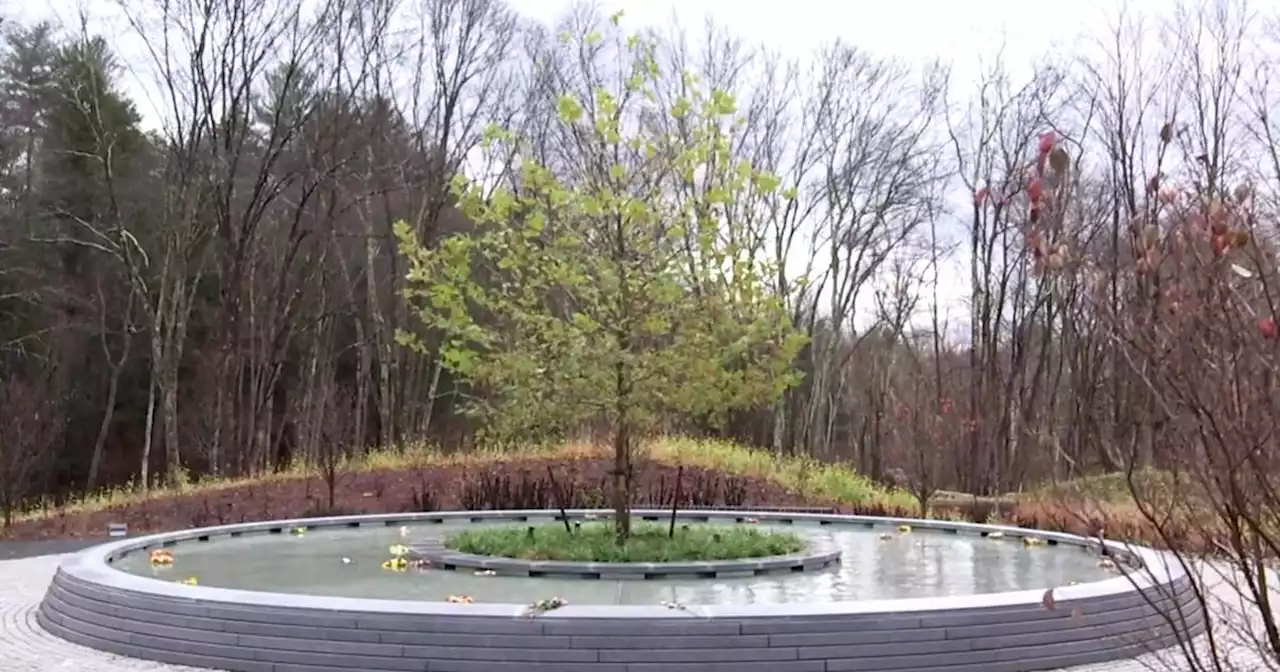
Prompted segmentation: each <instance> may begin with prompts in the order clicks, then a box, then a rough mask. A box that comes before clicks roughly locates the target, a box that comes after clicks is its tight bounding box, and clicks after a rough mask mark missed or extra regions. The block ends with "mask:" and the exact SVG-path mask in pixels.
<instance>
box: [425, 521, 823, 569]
mask: <svg viewBox="0 0 1280 672" xmlns="http://www.w3.org/2000/svg"><path fill="white" fill-rule="evenodd" d="M444 545H445V547H446V548H450V549H453V550H456V551H460V552H462V553H472V554H474V555H492V556H499V557H506V558H520V559H524V560H566V561H570V562H681V561H691V562H692V561H699V560H736V559H740V558H762V557H767V556H771V555H789V554H792V553H798V552H800V551H801V550H803V549H804V541H803V540H802V539H801V538H800V537H799V536H797V535H796V534H793V533H789V532H775V531H770V530H765V529H761V528H758V527H752V526H750V525H746V524H742V525H711V524H698V525H679V526H677V527H675V528H670V527H669V526H668V525H666V524H663V523H652V522H643V523H633V524H632V526H631V534H630V536H628V537H627V541H626V543H624V544H621V545H619V544H618V543H617V539H616V538H615V535H614V530H613V525H612V523H610V522H598V521H597V522H587V523H584V524H581V525H578V526H572V527H569V528H568V529H566V528H565V526H564V525H562V524H560V523H548V524H544V525H537V526H530V527H524V526H508V525H500V526H499V525H495V526H486V527H480V528H476V529H472V530H465V531H463V532H459V533H457V534H454V535H452V536H450V537H447V538H446V539H445V540H444Z"/></svg>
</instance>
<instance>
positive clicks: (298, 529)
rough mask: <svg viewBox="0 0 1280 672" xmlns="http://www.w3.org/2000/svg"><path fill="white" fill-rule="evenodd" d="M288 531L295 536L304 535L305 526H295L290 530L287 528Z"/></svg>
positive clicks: (305, 531)
mask: <svg viewBox="0 0 1280 672" xmlns="http://www.w3.org/2000/svg"><path fill="white" fill-rule="evenodd" d="M289 533H290V534H292V535H293V536H295V537H301V536H302V535H304V534H306V533H307V528H305V527H295V528H293V529H292V530H289Z"/></svg>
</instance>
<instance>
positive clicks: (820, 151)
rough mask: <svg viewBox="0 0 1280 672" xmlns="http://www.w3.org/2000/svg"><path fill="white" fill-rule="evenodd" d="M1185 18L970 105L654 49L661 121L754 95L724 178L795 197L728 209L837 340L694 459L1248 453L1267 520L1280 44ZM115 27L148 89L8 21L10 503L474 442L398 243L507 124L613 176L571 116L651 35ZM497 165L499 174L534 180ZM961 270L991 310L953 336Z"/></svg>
mask: <svg viewBox="0 0 1280 672" xmlns="http://www.w3.org/2000/svg"><path fill="white" fill-rule="evenodd" d="M1169 4H1170V7H1169V10H1168V13H1167V15H1163V16H1159V17H1138V16H1136V15H1123V14H1122V13H1120V12H1117V19H1116V21H1115V22H1114V24H1113V26H1112V32H1111V33H1109V34H1099V35H1095V36H1093V38H1094V40H1095V43H1091V44H1085V45H1083V46H1082V47H1081V49H1080V53H1072V54H1054V53H1046V55H1045V57H1044V59H1043V61H1042V62H1038V63H1036V64H1034V65H1035V68H1034V69H1031V68H1028V67H1026V66H1027V65H1028V64H1010V63H1005V62H1000V61H999V60H993V61H988V62H987V64H986V66H985V71H984V72H983V73H982V77H981V78H980V79H979V80H978V81H971V80H969V79H964V80H962V79H960V78H958V77H956V76H954V75H953V74H952V73H951V72H949V69H948V68H947V64H946V63H940V64H937V65H936V66H934V67H928V68H922V67H918V66H916V65H906V64H902V63H897V62H894V61H892V60H887V59H884V58H881V57H880V56H878V55H876V54H874V53H868V52H866V51H864V50H862V49H860V48H859V47H858V45H854V44H839V43H837V44H829V45H825V46H822V47H821V48H818V49H816V50H815V51H814V52H813V53H812V54H811V55H810V56H809V57H808V58H805V59H803V60H795V61H791V60H786V59H783V58H779V57H776V56H773V55H771V54H770V52H769V51H768V50H767V49H764V48H761V47H759V46H757V45H754V44H750V43H746V42H744V41H741V40H739V39H737V38H735V36H734V35H732V34H730V33H729V32H727V31H725V30H724V29H722V28H721V27H718V26H716V25H713V24H708V25H701V24H699V25H686V26H683V27H682V28H681V29H679V30H677V29H676V28H673V27H668V28H661V29H658V37H659V39H660V44H661V49H660V53H659V57H660V61H661V66H662V68H663V71H664V73H667V72H669V73H670V76H667V77H665V79H664V81H665V82H666V83H667V85H668V86H669V88H668V89H666V90H664V91H660V92H659V95H670V96H673V97H674V96H678V95H679V94H680V90H681V87H682V86H683V85H684V83H683V80H682V78H681V77H680V76H679V73H680V72H681V71H682V70H683V71H688V72H691V73H694V74H696V75H697V76H698V77H700V78H701V80H702V81H703V82H705V83H707V84H709V85H711V86H714V87H717V88H720V89H723V90H726V91H728V92H730V93H731V94H732V95H733V96H734V97H735V98H736V100H737V102H738V106H739V110H740V112H741V114H742V115H744V118H745V123H744V124H742V126H741V127H740V129H739V130H738V132H737V135H736V136H735V139H734V151H735V152H737V153H738V154H739V155H740V156H742V157H747V158H749V159H750V161H751V162H752V164H753V165H754V166H757V167H760V168H765V169H768V170H770V171H772V172H773V173H774V174H776V175H777V176H778V177H779V178H780V179H781V182H782V184H783V185H784V187H786V188H788V189H794V194H795V196H796V198H794V199H793V200H790V201H784V200H782V199H776V200H771V201H768V202H761V203H752V204H742V207H741V208H740V210H739V211H737V212H734V213H732V216H734V217H738V218H743V219H745V220H746V221H748V222H750V226H749V230H750V232H751V237H752V240H751V241H750V244H751V245H753V246H755V247H756V248H757V249H758V250H759V252H760V253H761V254H766V255H772V256H773V257H774V258H785V259H787V260H788V263H787V264H786V265H785V267H784V268H783V269H782V270H781V271H779V272H778V274H777V277H776V278H774V279H773V280H772V285H773V290H774V291H776V292H777V293H778V294H779V295H780V296H782V297H783V298H784V299H785V301H786V302H787V305H788V307H789V309H790V311H791V312H792V315H793V317H794V320H795V321H796V323H797V324H798V325H800V326H801V327H802V328H803V330H804V331H805V332H806V333H807V334H808V335H809V336H810V339H811V340H810V343H809V345H808V346H807V347H806V348H805V350H804V351H803V352H802V353H801V356H800V359H799V360H798V361H797V362H796V365H797V366H798V367H800V369H801V370H803V371H804V373H805V374H806V375H805V378H804V380H803V382H802V384H800V385H799V386H797V387H795V388H793V389H792V390H791V391H789V392H788V393H787V394H786V396H785V398H784V400H783V401H782V402H781V403H779V404H778V405H777V406H776V407H773V408H760V409H756V410H754V411H752V412H749V413H740V414H738V415H737V416H736V417H735V418H734V419H733V420H732V422H731V423H730V424H729V426H727V427H718V428H711V427H705V426H700V425H699V424H698V423H696V422H694V421H693V420H691V419H687V418H671V419H670V425H671V428H672V430H673V431H684V432H691V433H698V432H706V433H709V432H715V433H721V434H723V435H725V436H728V437H731V438H735V439H738V440H741V441H743V442H747V443H751V444H754V445H758V446H761V447H764V448H770V449H774V450H777V451H782V452H787V453H796V454H807V455H812V456H815V457H818V458H821V459H831V460H837V459H838V460H844V461H848V462H850V463H852V464H853V465H854V466H856V467H857V468H858V469H859V470H861V471H863V472H864V473H867V474H870V475H874V476H877V477H880V478H883V479H886V480H897V481H898V482H900V483H903V484H905V485H908V486H909V487H910V488H912V489H913V490H915V491H918V492H921V493H922V494H927V493H928V492H930V491H932V490H935V489H943V488H945V489H949V490H958V491H964V492H970V493H975V494H990V493H998V492H1008V491H1012V490H1017V489H1019V488H1022V487H1024V486H1027V485H1029V484H1035V483H1041V482H1045V481H1048V480H1051V479H1065V478H1070V477H1074V476H1079V475H1083V474H1089V473H1096V472H1100V471H1117V470H1123V469H1126V468H1130V467H1133V466H1156V467H1161V468H1164V469H1169V470H1173V469H1176V468H1177V467H1178V466H1180V465H1181V466H1184V467H1185V466H1187V465H1198V466H1203V465H1206V464H1208V465H1217V466H1221V467H1222V468H1223V469H1224V470H1226V471H1230V472H1231V473H1232V474H1235V470H1237V469H1239V468H1240V467H1241V465H1244V464H1248V465H1249V467H1250V471H1249V472H1248V473H1252V474H1255V475H1257V477H1256V478H1255V477H1250V478H1253V480H1255V481H1257V482H1256V483H1254V485H1255V486H1258V487H1263V488H1267V489H1268V492H1269V488H1270V486H1269V485H1268V484H1267V483H1266V478H1265V474H1267V473H1269V472H1270V471H1271V470H1273V467H1274V465H1273V464H1272V462H1274V460H1275V459H1276V458H1277V456H1280V451H1277V449H1276V445H1275V443H1276V438H1275V436H1274V430H1275V422H1276V420H1277V418H1280V408H1278V407H1277V400H1280V395H1277V393H1276V390H1275V386H1276V382H1275V380H1274V376H1275V361H1276V348H1277V347H1278V346H1277V340H1276V326H1275V322H1274V320H1273V318H1272V315H1273V308H1274V301H1275V300H1276V295H1275V290H1276V287H1275V285H1274V284H1273V283H1274V281H1275V280H1276V274H1277V269H1276V260H1275V255H1274V252H1273V247H1272V244H1273V242H1274V241H1273V239H1274V237H1275V234H1276V229H1275V221H1276V220H1275V217H1276V210H1277V206H1278V205H1280V204H1278V202H1277V196H1278V195H1280V138H1277V137H1276V133H1277V132H1280V126H1277V125H1276V124H1277V122H1276V120H1275V119H1274V118H1273V117H1272V112H1273V110H1275V109H1277V104H1278V103H1280V88H1277V86H1280V85H1277V84H1276V83H1274V82H1272V81H1271V76H1272V74H1273V72H1272V67H1273V65H1272V63H1274V62H1277V61H1276V59H1275V56H1276V55H1277V54H1280V50H1278V49H1277V47H1280V42H1270V41H1269V40H1270V39H1271V38H1272V37H1280V25H1277V24H1275V23H1274V21H1275V19H1276V18H1277V17H1271V16H1265V15H1260V14H1256V13H1254V12H1252V10H1250V9H1249V8H1248V7H1246V6H1244V5H1242V4H1239V3H1230V4H1228V3H1219V2H1205V3H1201V4H1184V5H1181V6H1177V5H1176V4H1175V3H1172V2H1171V3H1169ZM113 10H114V11H118V13H119V14H120V16H123V17H125V19H124V22H125V23H124V24H122V25H125V24H127V28H128V30H127V31H125V32H129V33H131V36H130V39H132V40H134V41H136V42H137V43H139V44H143V45H144V48H143V49H141V50H140V51H139V53H138V54H134V55H131V58H132V57H135V56H136V57H138V58H144V59H146V60H147V61H148V62H147V63H122V62H121V56H120V54H119V53H118V52H117V50H116V48H115V47H114V46H113V45H114V44H115V40H117V39H121V40H123V39H124V36H123V35H105V36H104V35H95V34H93V32H92V30H88V29H82V28H81V27H78V26H67V25H57V26H53V25H19V24H18V23H16V22H14V21H12V20H10V21H7V22H6V23H5V24H4V25H3V29H4V38H3V39H4V49H3V55H2V56H0V97H3V99H4V102H3V105H0V129H2V131H0V132H2V135H0V190H2V191H0V193H2V194H3V205H2V206H0V374H2V376H3V377H2V378H0V381H2V382H0V399H3V401H2V402H0V404H2V406H3V413H4V414H3V417H0V499H3V503H4V504H6V505H11V504H13V503H16V502H18V501H21V500H23V499H25V498H29V497H34V496H43V495H55V496H56V495H62V494H67V493H70V492H73V491H82V490H84V489H86V488H89V489H92V488H95V487H101V486H104V485H107V484H120V483H124V482H128V481H132V482H134V483H139V484H147V483H155V482H159V481H165V480H173V479H179V478H186V477H188V475H189V474H195V475H202V474H247V473H258V472H262V471H265V470H271V469H274V468H276V467H277V466H278V465H281V464H283V463H285V462H287V461H288V460H290V459H296V458H300V457H306V456H311V457H315V456H318V455H320V454H321V453H323V452H324V451H334V450H339V451H359V450H367V449H370V448H373V447H375V446H385V445H394V444H397V443H401V442H410V441H417V440H423V439H427V440H433V441H437V442H439V443H441V444H443V445H447V446H458V447H460V448H461V449H465V448H466V447H467V446H469V445H472V444H473V443H474V438H473V437H474V430H475V427H473V426H472V425H471V423H469V422H468V421H467V420H466V419H465V418H463V417H460V416H459V415H458V414H456V413H455V412H453V405H454V399H455V398H456V396H457V395H458V394H459V393H461V392H463V391H464V390H462V387H463V386H462V385H461V384H459V383H457V381H454V380H451V379H450V376H449V375H448V373H447V372H442V368H441V367H440V365H439V363H438V361H437V360H436V358H435V357H434V356H433V354H432V351H431V350H432V349H431V348H430V347H427V348H425V351H424V352H417V351H413V350H410V349H407V348H403V347H401V346H399V345H397V342H396V333H397V330H414V329H420V327H418V326H416V323H415V322H414V321H413V320H412V319H411V316H410V315H409V314H408V312H407V310H406V306H405V302H404V301H403V300H402V298H401V297H400V293H399V290H400V287H401V285H402V283H403V281H404V275H405V269H404V268H403V266H404V263H403V259H401V258H399V257H398V255H397V251H396V245H395V240H394V237H393V235H392V223H393V222H394V221H395V220H399V219H404V220H407V221H408V222H409V223H410V224H411V225H412V227H413V228H414V229H415V230H416V231H417V233H418V235H419V237H420V238H422V239H423V240H426V241H431V240H438V239H439V236H441V235H442V234H444V233H448V232H458V231H465V229H466V227H467V222H466V221H463V218H461V217H460V216H459V215H458V213H457V212H456V211H454V210H453V208H452V206H451V198H450V192H449V184H450V181H451V178H452V176H453V175H454V174H456V173H458V172H459V171H461V170H464V169H466V170H469V171H475V170H479V168H477V167H476V162H475V161H474V160H469V159H468V157H474V156H475V155H476V153H475V152H474V151H473V150H474V149H475V148H476V147H477V146H478V143H479V142H480V140H481V137H482V134H483V132H484V130H485V129H486V128H487V127H489V126H490V125H491V124H497V125H501V126H504V127H507V128H510V129H513V130H514V131H516V132H518V133H520V134H522V135H523V136H524V137H525V138H526V145H527V147H528V151H529V153H530V155H531V156H534V157H536V158H538V159H539V160H540V161H542V162H543V163H545V164H546V165H548V166H550V167H552V168H553V169H554V170H556V171H557V172H559V173H561V174H563V175H565V176H566V179H572V176H573V175H575V174H579V173H580V172H581V171H590V170H593V169H595V167H594V166H592V165H590V163H589V162H588V161H586V160H585V159H584V157H583V156H582V155H581V154H580V153H578V152H576V151H575V146H574V145H573V143H572V142H571V139H570V138H567V137H565V136H564V135H563V134H558V133H556V132H554V124H551V123H550V120H551V119H552V118H553V117H554V115H555V105H556V100H557V98H558V96H559V95H560V94H561V93H563V92H566V91H572V92H576V93H577V95H578V96H579V97H580V98H582V99H589V98H590V96H591V92H592V91H594V90H596V89H597V88H599V87H604V88H605V89H616V88H617V87H618V86H619V83H618V81H617V80H618V72H617V67H616V66H617V59H616V57H615V55H614V52H615V47H616V46H617V44H618V40H621V39H623V38H624V37H625V35H620V34H619V29H618V28H616V27H614V26H613V25H612V24H611V23H610V22H609V21H608V17H606V16H604V15H603V14H601V13H600V12H599V11H597V10H594V9H592V8H590V7H585V6H584V7H582V8H579V9H578V10H576V11H574V12H572V13H571V14H569V15H566V16H565V17H563V19H562V23H561V24H560V25H559V26H556V27H554V28H551V27H547V26H542V25H538V24H531V23H529V22H527V21H526V20H524V19H522V18H521V17H520V16H519V15H518V14H516V13H514V12H513V11H512V10H511V9H510V8H508V7H507V6H505V5H504V4H503V3H502V2H500V1H499V0H318V1H317V2H301V0H167V1H166V2H163V3H155V2H137V3H132V2H129V1H128V0H123V4H121V5H119V6H118V7H113ZM86 25H90V26H91V25H92V23H88V24H86ZM624 25H625V24H624ZM1141 45H1147V47H1146V48H1144V47H1142V46H1141ZM1157 45H1158V46H1160V47H1161V48H1160V49H1156V48H1155V47H1156V46H1157ZM126 66H128V67H126ZM1015 66H1016V67H1015ZM1022 71H1026V72H1034V74H1033V75H1029V76H1026V77H1020V76H1016V75H1014V74H1011V73H1013V72H1022ZM130 72H146V73H148V74H147V77H149V79H150V82H151V84H150V86H151V87H152V88H153V89H154V92H155V94H156V96H155V100H154V103H155V104H157V105H158V107H159V108H160V113H161V115H162V116H163V127H162V128H161V129H159V130H155V131H151V130H146V129H144V127H143V126H142V122H141V118H140V115H139V112H138V106H137V105H136V103H135V101H131V100H129V99H128V96H127V94H126V93H125V91H124V89H123V87H122V85H121V81H122V80H123V79H124V78H126V77H127V76H134V75H130V74H128V73H130ZM507 158H508V162H509V161H510V160H511V157H507ZM498 159H499V161H498V164H499V165H488V166H485V167H484V169H485V170H487V171H489V173H490V174H491V175H493V176H494V177H493V178H492V179H495V180H501V179H509V176H510V172H509V171H507V170H506V169H507V168H509V166H507V165H501V164H502V163H503V162H502V161H501V159H502V157H498ZM957 195H959V197H958V196H957ZM970 199H972V200H970ZM740 221H741V220H740ZM956 260H962V261H961V262H960V263H962V264H963V265H965V266H966V267H967V271H968V272H967V274H966V275H967V282H968V287H967V288H965V290H966V291H965V293H966V294H967V296H968V305H969V310H967V311H965V313H966V314H964V315H956V314H952V315H950V316H947V315H942V314H939V311H936V310H931V306H933V305H934V304H935V301H934V298H935V295H936V292H937V289H936V287H937V283H936V282H935V279H936V278H938V277H940V276H941V277H943V280H944V282H953V281H954V280H947V277H954V274H952V276H946V272H945V271H944V270H942V269H944V268H945V267H946V266H948V265H955V263H956ZM802 279H807V282H803V281H802ZM962 318H963V319H962ZM422 337H423V339H424V341H425V342H426V343H428V344H430V343H431V342H432V340H431V334H422ZM547 438H554V437H547ZM1224 473H1225V472H1224ZM1231 478H1235V476H1231ZM1241 478H1244V477H1241Z"/></svg>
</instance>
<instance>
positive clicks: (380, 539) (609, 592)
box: [113, 523, 1110, 606]
mask: <svg viewBox="0 0 1280 672" xmlns="http://www.w3.org/2000/svg"><path fill="white" fill-rule="evenodd" d="M495 524H497V523H495ZM713 524H730V523H713ZM472 526H473V524H471V523H445V524H424V525H413V526H410V527H408V528H407V535H406V536H401V532H400V530H399V528H397V527H382V526H376V527H374V526H365V527H359V528H324V529H318V530H312V531H308V532H307V533H306V534H304V535H301V536H291V535H288V534H252V535H246V536H241V537H214V538H212V539H210V540H209V541H207V542H194V541H191V542H183V543H180V544H178V545H176V546H174V547H173V548H172V549H170V550H171V551H172V553H173V564H172V565H170V566H163V567H153V566H152V565H151V563H150V560H149V559H148V556H147V553H146V552H142V551H137V552H133V553H130V554H129V555H127V556H125V557H123V558H120V559H118V560H116V561H115V562H114V563H113V565H114V566H115V567H116V568H117V569H120V570H123V571H126V572H129V573H132V574H136V575H140V576H151V577H155V578H158V579H162V580H172V581H180V580H184V579H187V578H189V577H195V578H196V579H197V581H198V582H199V585H201V586H208V587H214V588H238V589H244V590H260V591H271V592H283V593H300V594H307V595H331V596H339V597H361V598H380V599H398V600H430V601H443V600H445V599H446V598H447V597H448V596H450V595H467V596H470V597H471V598H472V599H473V600H474V601H476V602H502V603H517V604H519V603H531V602H534V601H536V600H539V599H544V598H546V597H549V596H553V595H555V596H560V597H563V598H565V599H567V600H568V601H569V602H570V603H571V604H618V605H637V604H656V603H659V602H662V601H668V602H671V601H674V602H678V603H680V604H683V605H688V606H693V605H729V604H779V603H812V602H840V601H848V600H874V599H892V598H913V597H926V598H927V597H943V596H952V595H971V594H977V593H995V592H1005V591H1015V590H1028V589H1044V588H1050V587H1060V586H1065V585H1067V584H1070V583H1073V582H1087V581H1097V580H1101V579H1105V578H1107V577H1108V576H1110V575H1109V574H1108V573H1107V572H1105V571H1104V570H1102V569H1100V568H1099V567H1098V563H1097V559H1096V558H1095V557H1094V556H1092V555H1091V554H1090V553H1089V552H1088V551H1086V550H1085V549H1083V548H1080V547H1076V546H1065V545H1063V546H1048V545H1043V546H1027V545H1025V544H1024V543H1023V542H1022V541H1020V540H1018V539H1014V538H1009V539H991V538H984V537H980V536H976V535H970V534H947V533H943V532H932V531H920V530H916V531H912V532H909V533H905V534H903V533H897V532H887V533H886V531H885V529H884V528H877V529H869V528H866V527H862V526H843V525H830V526H821V527H820V526H817V525H795V526H780V527H778V528H775V529H779V530H785V531H790V532H795V533H798V534H801V535H804V536H811V537H821V538H826V539H829V540H830V541H831V542H832V543H833V544H835V545H836V546H838V547H839V548H840V550H841V551H842V557H841V563H840V564H839V565H837V566H833V567H831V568H828V569H826V570H822V571H816V572H812V573H810V572H804V573H797V574H791V575H787V574H784V575H770V576H757V577H750V578H733V579H687V580H623V581H611V580H586V579H549V578H516V577H503V576H477V575H475V574H470V573H465V572H458V571H445V570H435V569H412V568H411V569H409V570H407V571H391V570H388V569H384V568H383V566H382V564H383V562H384V561H385V560H387V559H388V558H389V557H390V552H389V548H390V547H391V546H393V545H397V544H409V543H413V542H414V541H417V540H421V539H425V538H431V537H446V538H447V537H448V536H449V535H450V534H451V533H455V532H457V531H459V530H462V529H468V528H470V527H472Z"/></svg>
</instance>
